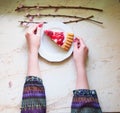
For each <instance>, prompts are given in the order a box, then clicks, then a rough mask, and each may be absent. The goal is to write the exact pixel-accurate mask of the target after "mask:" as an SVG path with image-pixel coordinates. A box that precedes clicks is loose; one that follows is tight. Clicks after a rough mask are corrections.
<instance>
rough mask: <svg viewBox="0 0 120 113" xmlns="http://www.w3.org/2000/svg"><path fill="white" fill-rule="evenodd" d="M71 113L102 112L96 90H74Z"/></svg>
mask: <svg viewBox="0 0 120 113" xmlns="http://www.w3.org/2000/svg"><path fill="white" fill-rule="evenodd" d="M71 113H102V111H101V108H100V105H99V102H98V97H97V93H96V91H95V90H89V89H79V90H74V91H73V100H72V105H71Z"/></svg>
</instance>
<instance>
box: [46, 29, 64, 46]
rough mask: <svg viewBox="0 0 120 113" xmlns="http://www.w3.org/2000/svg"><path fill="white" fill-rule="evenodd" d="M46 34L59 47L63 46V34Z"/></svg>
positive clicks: (48, 32) (51, 32)
mask: <svg viewBox="0 0 120 113" xmlns="http://www.w3.org/2000/svg"><path fill="white" fill-rule="evenodd" d="M44 33H45V34H46V35H47V36H49V37H50V38H51V39H52V40H54V42H55V43H57V44H58V45H59V46H62V45H63V40H64V33H63V32H53V31H50V30H45V31H44Z"/></svg>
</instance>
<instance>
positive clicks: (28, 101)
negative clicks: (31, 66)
mask: <svg viewBox="0 0 120 113" xmlns="http://www.w3.org/2000/svg"><path fill="white" fill-rule="evenodd" d="M21 113H46V96H45V89H44V86H43V82H42V80H41V79H40V78H38V77H35V76H27V77H26V81H25V84H24V89H23V97H22V105H21Z"/></svg>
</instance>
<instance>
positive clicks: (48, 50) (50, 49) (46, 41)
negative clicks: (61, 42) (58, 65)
mask: <svg viewBox="0 0 120 113" xmlns="http://www.w3.org/2000/svg"><path fill="white" fill-rule="evenodd" d="M48 29H49V30H53V31H62V32H64V33H65V35H66V34H67V33H68V32H70V33H73V32H72V30H71V29H70V28H69V27H68V26H67V25H65V24H63V23H61V22H49V23H47V24H44V26H43V27H42V30H41V38H42V39H41V46H40V49H39V54H40V56H41V57H43V58H44V59H46V60H47V61H50V62H60V61H63V60H65V59H66V58H68V57H69V56H70V55H71V54H72V51H73V45H72V46H71V48H70V49H69V51H65V50H63V49H62V48H60V47H59V46H57V45H56V44H55V43H54V42H53V41H52V40H51V39H50V38H49V37H47V36H46V35H45V34H44V30H48Z"/></svg>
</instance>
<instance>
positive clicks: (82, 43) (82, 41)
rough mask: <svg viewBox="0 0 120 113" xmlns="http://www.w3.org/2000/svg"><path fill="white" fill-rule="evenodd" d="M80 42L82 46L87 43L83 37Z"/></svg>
mask: <svg viewBox="0 0 120 113" xmlns="http://www.w3.org/2000/svg"><path fill="white" fill-rule="evenodd" d="M80 43H81V45H82V46H85V45H86V44H85V42H84V40H83V39H82V38H80Z"/></svg>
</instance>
